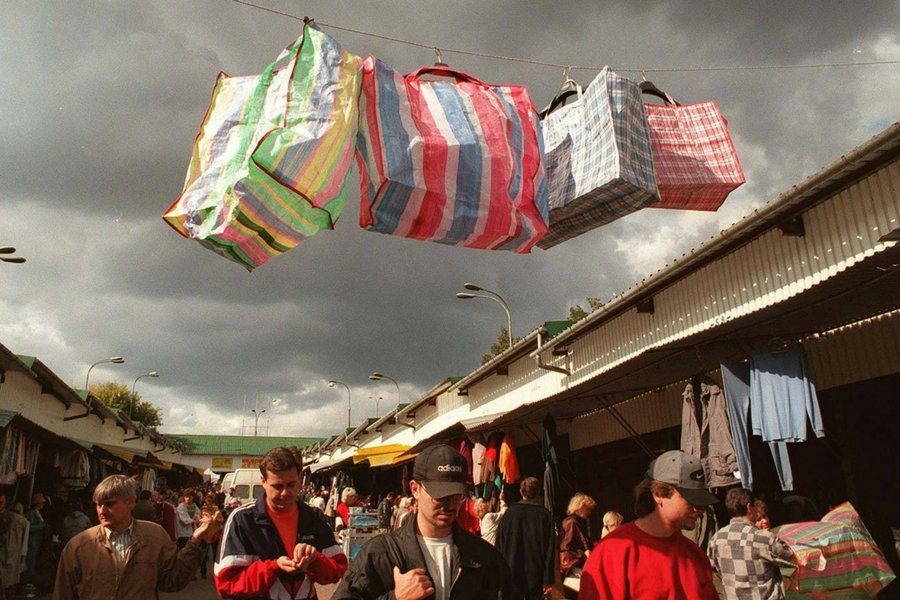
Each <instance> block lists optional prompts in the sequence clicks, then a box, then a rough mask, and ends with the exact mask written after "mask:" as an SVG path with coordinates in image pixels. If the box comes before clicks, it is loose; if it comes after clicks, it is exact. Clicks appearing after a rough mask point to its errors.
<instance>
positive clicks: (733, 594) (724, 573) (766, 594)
mask: <svg viewBox="0 0 900 600" xmlns="http://www.w3.org/2000/svg"><path fill="white" fill-rule="evenodd" d="M755 500H756V499H755V498H754V497H753V492H751V491H750V490H745V489H742V488H736V489H733V490H731V491H729V492H728V495H727V496H726V497H725V508H727V509H728V514H730V515H731V522H730V523H729V524H728V525H726V526H725V527H723V528H722V529H720V530H719V531H717V532H716V534H715V535H714V536H713V538H712V540H710V542H709V560H710V562H711V563H712V566H713V570H715V571H716V572H717V573H719V575H720V576H721V577H722V587H723V588H724V591H725V598H726V600H782V599H783V598H784V597H785V596H784V586H783V585H782V581H781V571H780V570H779V567H782V566H784V567H793V566H795V565H794V561H793V554H792V553H791V551H790V550H789V549H788V547H787V546H786V545H785V544H784V542H782V541H781V540H779V539H778V537H777V536H776V535H775V534H774V533H772V532H771V531H767V530H765V529H759V528H758V527H757V526H756V525H754V521H755V520H756V508H755V507H754V502H755Z"/></svg>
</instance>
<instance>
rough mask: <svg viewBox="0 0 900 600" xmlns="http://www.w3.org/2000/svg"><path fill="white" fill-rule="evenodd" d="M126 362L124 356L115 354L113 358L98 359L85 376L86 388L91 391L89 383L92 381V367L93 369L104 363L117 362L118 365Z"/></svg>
mask: <svg viewBox="0 0 900 600" xmlns="http://www.w3.org/2000/svg"><path fill="white" fill-rule="evenodd" d="M124 362H125V359H124V358H122V357H121V356H113V357H111V358H104V359H102V360H98V361H97V362H95V363H94V364H92V365H91V366H90V367H88V372H87V375H86V376H85V378H84V389H86V390H88V391H90V388H89V387H88V384H89V383H90V381H91V369H93V368H94V367H96V366H97V365H102V364H103V363H114V364H117V365H121V364H122V363H124Z"/></svg>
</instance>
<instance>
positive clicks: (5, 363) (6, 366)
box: [0, 344, 34, 377]
mask: <svg viewBox="0 0 900 600" xmlns="http://www.w3.org/2000/svg"><path fill="white" fill-rule="evenodd" d="M0 370H2V371H19V372H21V373H29V374H30V375H31V376H32V377H34V373H31V372H30V371H31V369H30V368H29V367H28V365H26V364H25V363H24V362H23V361H22V358H21V357H19V356H17V355H16V354H15V353H14V352H13V351H12V350H10V349H9V348H7V347H6V346H4V345H3V344H0Z"/></svg>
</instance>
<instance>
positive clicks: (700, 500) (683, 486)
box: [647, 450, 719, 506]
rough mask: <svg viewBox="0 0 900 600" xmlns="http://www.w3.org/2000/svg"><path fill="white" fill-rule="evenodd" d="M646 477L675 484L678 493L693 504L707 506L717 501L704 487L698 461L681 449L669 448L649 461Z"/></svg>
mask: <svg viewBox="0 0 900 600" xmlns="http://www.w3.org/2000/svg"><path fill="white" fill-rule="evenodd" d="M647 477H649V478H650V479H655V480H656V481H662V482H664V483H668V484H670V485H673V486H675V489H676V490H678V493H679V494H681V495H682V496H684V499H685V500H687V501H688V502H689V503H690V504H692V505H694V506H709V505H710V504H715V503H716V502H718V501H719V499H718V498H716V497H715V496H713V495H712V494H711V493H710V492H709V490H708V489H707V488H706V478H705V476H704V475H703V467H702V466H701V465H700V461H699V460H697V459H696V458H694V457H693V456H691V455H689V454H685V453H684V452H682V451H681V450H670V451H668V452H666V453H664V454H661V455H659V456H658V457H657V458H656V460H654V461H653V462H651V463H650V468H649V469H647Z"/></svg>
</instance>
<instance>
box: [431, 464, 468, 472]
mask: <svg viewBox="0 0 900 600" xmlns="http://www.w3.org/2000/svg"><path fill="white" fill-rule="evenodd" d="M462 470H463V469H462V467H461V466H459V465H438V466H437V472H438V473H462Z"/></svg>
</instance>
